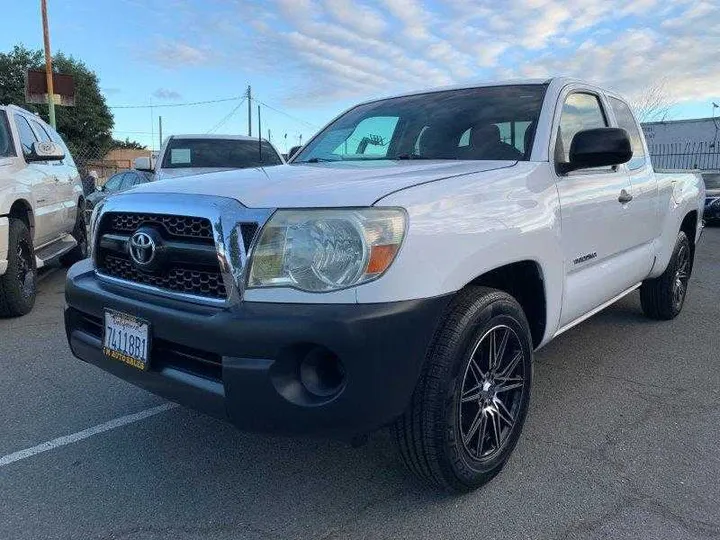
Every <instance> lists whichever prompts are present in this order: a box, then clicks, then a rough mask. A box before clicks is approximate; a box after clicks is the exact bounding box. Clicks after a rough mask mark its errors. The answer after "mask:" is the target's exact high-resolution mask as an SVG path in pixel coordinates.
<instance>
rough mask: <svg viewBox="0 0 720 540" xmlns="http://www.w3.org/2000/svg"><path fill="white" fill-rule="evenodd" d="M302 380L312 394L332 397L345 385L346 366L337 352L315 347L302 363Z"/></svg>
mask: <svg viewBox="0 0 720 540" xmlns="http://www.w3.org/2000/svg"><path fill="white" fill-rule="evenodd" d="M300 382H301V383H302V385H303V387H304V388H305V390H307V391H308V392H310V393H311V394H314V395H316V396H319V397H331V396H334V395H335V394H338V393H339V392H340V390H342V388H343V386H344V385H345V368H344V366H343V364H342V362H341V361H340V358H338V357H337V356H336V355H335V354H333V353H332V352H330V351H328V350H327V349H325V348H323V347H315V348H314V349H312V350H311V351H310V352H309V353H308V354H307V355H306V356H305V358H303V360H302V362H301V363H300Z"/></svg>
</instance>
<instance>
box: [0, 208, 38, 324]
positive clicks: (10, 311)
mask: <svg viewBox="0 0 720 540" xmlns="http://www.w3.org/2000/svg"><path fill="white" fill-rule="evenodd" d="M36 294H37V269H36V265H35V252H34V249H33V242H32V237H31V236H30V230H29V229H28V226H27V225H26V224H25V222H24V221H22V220H19V219H16V218H10V227H9V232H8V267H7V271H6V272H5V274H4V275H2V276H0V315H2V316H5V317H19V316H21V315H26V314H28V313H30V311H31V310H32V308H33V306H34V305H35V296H36Z"/></svg>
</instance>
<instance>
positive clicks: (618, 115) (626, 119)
mask: <svg viewBox="0 0 720 540" xmlns="http://www.w3.org/2000/svg"><path fill="white" fill-rule="evenodd" d="M609 101H610V106H611V107H612V110H613V113H615V120H616V121H617V125H618V127H619V128H622V129H624V130H625V131H627V132H628V135H629V136H630V144H631V147H632V153H633V155H632V159H630V161H629V162H628V163H627V168H628V169H629V170H631V171H633V170H636V169H640V168H642V167H643V166H644V165H645V164H646V162H647V160H646V158H645V147H644V145H643V139H642V136H641V135H640V128H639V127H638V125H637V122H636V121H635V117H634V116H633V113H632V111H631V110H630V107H628V105H627V104H626V103H625V102H624V101H622V100H620V99H617V98H614V97H610V98H609Z"/></svg>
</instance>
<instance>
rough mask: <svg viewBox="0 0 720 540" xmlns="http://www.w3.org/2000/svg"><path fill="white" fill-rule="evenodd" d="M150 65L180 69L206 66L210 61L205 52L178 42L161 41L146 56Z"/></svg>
mask: <svg viewBox="0 0 720 540" xmlns="http://www.w3.org/2000/svg"><path fill="white" fill-rule="evenodd" d="M147 58H148V60H150V61H151V62H152V63H154V64H157V65H159V66H162V67H164V68H168V69H181V68H185V67H194V66H199V65H203V64H206V63H207V62H208V61H209V60H210V55H209V53H208V51H207V50H204V49H201V48H198V47H194V46H191V45H188V44H186V43H182V42H180V41H161V42H160V43H158V44H156V45H155V47H154V48H153V49H152V51H151V52H150V53H149V55H148V56H147Z"/></svg>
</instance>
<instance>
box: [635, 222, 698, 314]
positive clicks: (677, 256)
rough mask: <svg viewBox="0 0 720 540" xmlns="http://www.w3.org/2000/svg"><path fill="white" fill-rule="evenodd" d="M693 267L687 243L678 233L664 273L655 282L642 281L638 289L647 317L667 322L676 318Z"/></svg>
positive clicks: (688, 242) (681, 232)
mask: <svg viewBox="0 0 720 540" xmlns="http://www.w3.org/2000/svg"><path fill="white" fill-rule="evenodd" d="M692 265H693V250H692V246H691V245H690V240H688V237H687V235H686V234H685V233H684V232H683V231H680V232H679V233H678V236H677V240H676V241H675V249H674V250H673V254H672V257H670V262H669V263H668V265H667V268H666V269H665V271H664V272H663V273H662V274H661V275H660V276H658V277H656V278H654V279H647V280H645V281H643V284H642V286H641V287H640V304H641V306H642V310H643V313H645V315H646V316H647V317H650V318H651V319H657V320H660V321H669V320H672V319H674V318H675V317H677V316H678V314H679V313H680V312H681V311H682V308H683V305H684V304H685V297H686V295H687V287H688V282H689V280H690V274H691V273H692Z"/></svg>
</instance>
